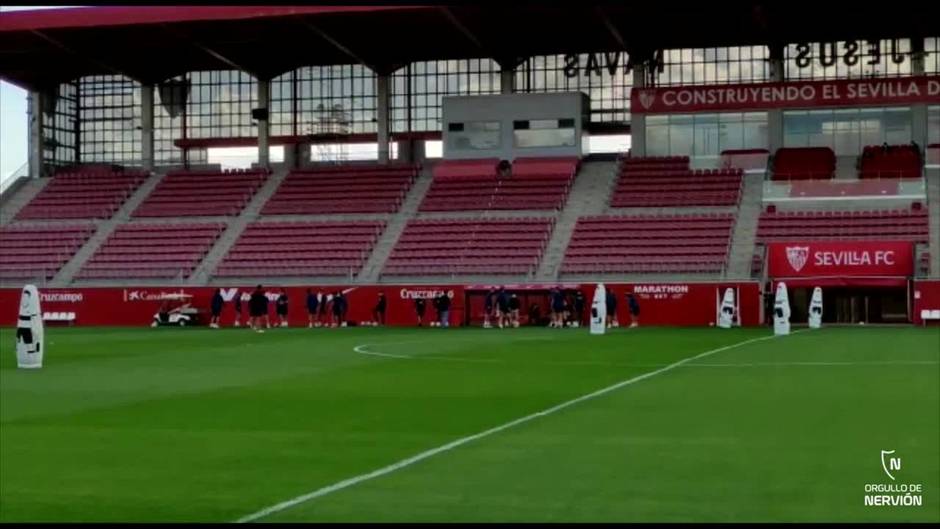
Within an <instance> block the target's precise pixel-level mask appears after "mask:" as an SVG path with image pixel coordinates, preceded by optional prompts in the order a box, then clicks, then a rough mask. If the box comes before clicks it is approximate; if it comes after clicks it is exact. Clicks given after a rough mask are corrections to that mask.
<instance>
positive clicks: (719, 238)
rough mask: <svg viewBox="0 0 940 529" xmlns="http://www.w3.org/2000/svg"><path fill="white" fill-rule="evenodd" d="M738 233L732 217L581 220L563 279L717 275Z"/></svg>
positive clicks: (572, 243)
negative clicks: (601, 275)
mask: <svg viewBox="0 0 940 529" xmlns="http://www.w3.org/2000/svg"><path fill="white" fill-rule="evenodd" d="M733 228H734V216H733V215H732V214H728V213H721V214H691V215H663V216H654V215H644V216H614V215H602V216H590V217H581V218H579V219H578V223H577V225H576V226H575V231H574V234H573V235H572V238H571V242H570V243H569V244H568V248H567V250H566V252H565V258H564V261H563V263H562V269H561V273H562V274H588V273H630V274H644V273H660V274H661V273H717V272H720V271H721V270H722V269H723V268H724V267H725V265H726V262H727V259H728V251H729V248H730V244H731V234H732V230H733Z"/></svg>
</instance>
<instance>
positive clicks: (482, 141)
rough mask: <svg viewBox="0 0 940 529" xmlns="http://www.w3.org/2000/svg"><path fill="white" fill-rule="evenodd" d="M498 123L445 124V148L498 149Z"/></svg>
mask: <svg viewBox="0 0 940 529" xmlns="http://www.w3.org/2000/svg"><path fill="white" fill-rule="evenodd" d="M499 131H500V128H499V122H498V121H467V122H465V123H448V124H447V132H448V134H447V147H448V148H449V149H461V150H465V149H474V150H485V149H498V148H499V144H500V141H499Z"/></svg>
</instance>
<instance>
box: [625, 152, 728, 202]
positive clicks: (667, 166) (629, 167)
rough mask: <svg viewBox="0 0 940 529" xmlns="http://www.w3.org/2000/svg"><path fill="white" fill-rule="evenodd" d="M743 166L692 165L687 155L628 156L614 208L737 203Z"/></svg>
mask: <svg viewBox="0 0 940 529" xmlns="http://www.w3.org/2000/svg"><path fill="white" fill-rule="evenodd" d="M742 175H743V171H742V170H741V169H734V168H728V169H704V170H692V169H690V168H689V158H688V157H662V158H655V157H647V158H633V157H627V158H624V159H622V160H621V165H620V176H619V179H618V180H617V184H616V187H615V188H614V193H613V196H612V197H611V200H610V205H611V207H615V208H617V207H687V206H734V205H737V204H738V201H739V200H740V199H741V189H742Z"/></svg>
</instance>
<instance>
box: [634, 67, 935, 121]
mask: <svg viewBox="0 0 940 529" xmlns="http://www.w3.org/2000/svg"><path fill="white" fill-rule="evenodd" d="M938 102H940V77H937V76H929V77H925V76H921V77H896V78H885V79H841V80H832V81H795V82H787V83H752V84H730V85H709V86H675V87H662V88H634V89H633V90H632V92H631V94H630V110H631V111H632V112H634V113H647V114H655V113H681V112H703V111H714V110H759V109H770V108H814V107H841V106H860V105H892V104H911V103H938Z"/></svg>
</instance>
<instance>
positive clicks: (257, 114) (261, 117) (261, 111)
mask: <svg viewBox="0 0 940 529" xmlns="http://www.w3.org/2000/svg"><path fill="white" fill-rule="evenodd" d="M251 119H254V120H258V121H267V120H268V109H266V108H253V109H251Z"/></svg>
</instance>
